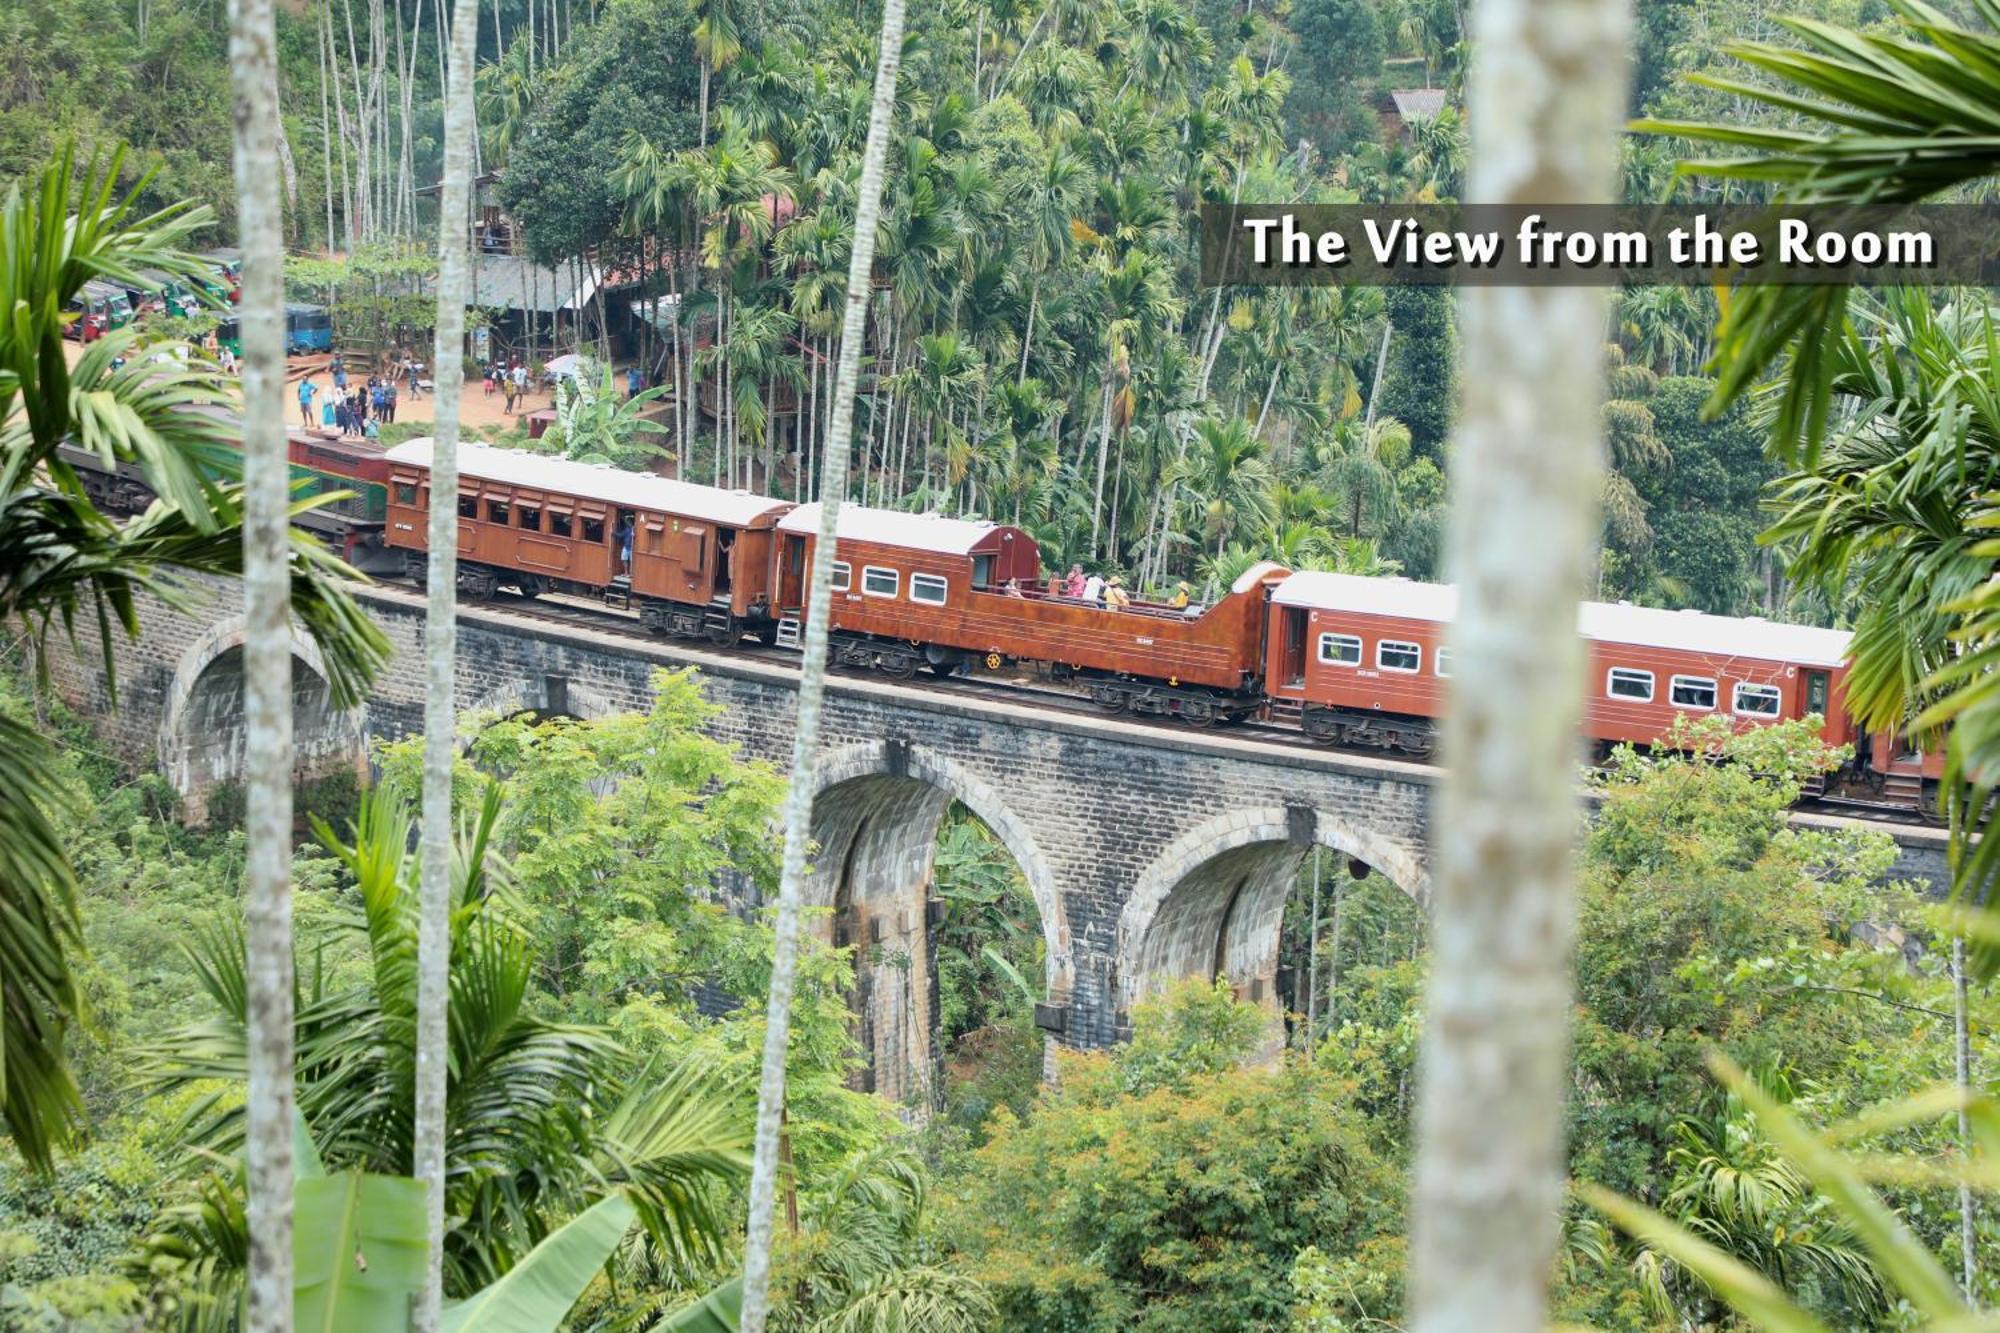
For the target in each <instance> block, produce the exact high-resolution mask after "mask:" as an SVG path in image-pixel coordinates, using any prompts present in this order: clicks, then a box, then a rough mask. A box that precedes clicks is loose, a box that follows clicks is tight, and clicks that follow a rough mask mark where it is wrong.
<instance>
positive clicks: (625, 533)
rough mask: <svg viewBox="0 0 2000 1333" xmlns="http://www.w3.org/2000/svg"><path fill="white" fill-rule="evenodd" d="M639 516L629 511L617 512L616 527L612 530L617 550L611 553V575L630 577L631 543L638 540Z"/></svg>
mask: <svg viewBox="0 0 2000 1333" xmlns="http://www.w3.org/2000/svg"><path fill="white" fill-rule="evenodd" d="M638 530H639V516H638V515H637V514H636V513H634V512H633V511H632V510H630V509H621V510H619V511H618V526H617V527H615V528H613V529H612V532H613V534H614V535H615V537H616V538H617V549H616V551H615V552H614V553H613V556H612V560H613V562H614V563H613V565H612V570H611V572H612V573H613V575H618V574H623V575H625V576H626V577H627V578H630V577H631V576H632V543H633V542H634V541H636V540H637V538H638Z"/></svg>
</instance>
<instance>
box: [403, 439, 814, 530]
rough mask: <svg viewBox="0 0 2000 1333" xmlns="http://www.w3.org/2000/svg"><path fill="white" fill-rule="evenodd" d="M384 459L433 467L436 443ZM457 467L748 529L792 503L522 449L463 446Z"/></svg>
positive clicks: (413, 444)
mask: <svg viewBox="0 0 2000 1333" xmlns="http://www.w3.org/2000/svg"><path fill="white" fill-rule="evenodd" d="M384 457H386V458H387V459H388V460H389V461H390V462H391V463H407V464H410V465H411V466H414V467H420V468H425V469H428V468H429V467H430V465H431V441H430V440H429V439H428V438H425V439H421V440H411V441H410V442H409V443H407V444H399V445H397V446H396V447H395V448H393V449H391V450H389V451H388V453H387V454H385V455H384ZM458 470H459V473H460V475H462V476H466V477H476V478H478V479H479V480H481V481H492V482H498V483H500V484H502V485H505V486H525V487H528V488H529V489H531V490H540V491H549V492H553V493H555V494H557V495H571V496H576V497H578V498H579V499H586V500H598V501H601V502H603V503H604V504H605V505H607V506H610V505H619V506H623V507H625V508H627V509H650V510H654V511H657V512H659V513H664V514H674V515H678V516H680V517H684V518H695V519H706V520H707V521H708V522H710V523H727V524H730V525H732V526H735V527H747V526H748V525H750V524H751V523H753V522H755V521H756V520H757V519H759V518H762V517H764V516H766V515H769V514H774V513H777V512H780V511H782V510H784V509H786V508H788V507H789V502H788V501H785V500H773V499H771V498H769V497H768V496H763V495H752V494H751V493H750V492H748V491H725V490H722V489H720V488H718V487H715V486H702V485H698V484H696V483H694V482H691V481H672V480H669V479H668V478H666V477H656V476H654V475H653V474H652V473H650V472H626V471H623V470H622V469H619V468H615V467H611V466H608V465H606V464H602V463H577V462H573V461H571V460H570V459H567V458H552V457H550V456H549V455H547V454H531V453H527V452H525V451H523V450H520V449H496V448H494V447H493V446H492V445H489V444H460V445H459V446H458Z"/></svg>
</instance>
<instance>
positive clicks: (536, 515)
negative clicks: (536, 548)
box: [515, 505, 542, 532]
mask: <svg viewBox="0 0 2000 1333" xmlns="http://www.w3.org/2000/svg"><path fill="white" fill-rule="evenodd" d="M515 511H516V512H517V513H518V514H520V516H521V518H520V523H519V524H518V526H519V527H520V529H521V531H523V532H540V531H541V530H542V507H541V506H540V505H517V506H515Z"/></svg>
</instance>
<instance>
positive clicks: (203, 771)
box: [159, 615, 367, 822]
mask: <svg viewBox="0 0 2000 1333" xmlns="http://www.w3.org/2000/svg"><path fill="white" fill-rule="evenodd" d="M290 629H291V649H292V666H293V671H292V727H293V736H292V751H293V774H294V780H295V781H300V780H307V779H313V778H324V777H328V776H330V775H332V774H335V773H339V772H351V773H353V774H354V775H355V776H356V777H357V778H359V777H360V776H361V775H363V774H364V773H365V772H366V771H367V746H366V741H365V736H366V719H365V716H364V714H363V712H362V710H361V709H360V708H349V709H336V708H334V707H333V705H332V699H331V690H330V688H329V687H328V685H327V670H326V662H325V659H324V658H323V657H321V655H320V651H319V645H318V644H316V643H314V642H313V640H312V637H311V636H310V635H308V634H306V633H305V631H304V630H302V629H300V628H299V626H298V625H296V624H294V625H292V626H291V627H290ZM247 635H248V627H247V625H246V623H245V620H244V618H243V617H242V616H241V615H238V616H233V617H230V618H228V619H226V620H223V621H220V622H218V623H217V624H214V625H211V626H209V627H208V629H206V630H204V631H203V632H202V633H201V635H200V636H199V637H197V638H196V639H195V641H194V642H193V643H191V644H189V645H188V647H187V650H186V651H185V652H183V653H182V654H181V657H180V661H179V662H178V663H177V664H176V666H175V668H174V676H173V681H172V683H171V684H170V685H169V686H168V689H167V699H166V709H165V712H164V714H163V716H162V720H161V723H160V733H159V755H160V768H161V771H162V772H164V773H165V775H166V777H167V780H168V781H169V782H171V783H172V784H173V787H174V790H175V791H176V792H178V793H179V794H180V795H181V797H182V800H183V803H184V810H185V813H186V815H187V817H188V818H189V819H191V820H194V821H197V822H198V821H200V820H202V819H204V818H206V817H207V803H208V798H209V796H210V795H211V794H212V793H213V792H214V791H215V790H216V788H218V787H221V786H224V785H227V784H230V783H234V782H239V781H241V780H242V776H243V708H242V649H243V643H244V640H245V638H246V637H247ZM301 667H303V668H304V670H303V671H301V670H300V669H299V668H301Z"/></svg>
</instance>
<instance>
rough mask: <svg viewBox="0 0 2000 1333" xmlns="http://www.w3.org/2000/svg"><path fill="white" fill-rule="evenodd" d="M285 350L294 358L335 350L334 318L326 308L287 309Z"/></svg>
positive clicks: (289, 306)
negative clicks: (304, 353) (308, 353)
mask: <svg viewBox="0 0 2000 1333" xmlns="http://www.w3.org/2000/svg"><path fill="white" fill-rule="evenodd" d="M285 350H286V351H288V352H290V353H291V354H292V355H294V356H297V355H299V354H300V353H302V352H330V351H332V350H333V316H332V315H330V314H328V313H327V311H326V307H325V306H319V305H287V306H286V307H285Z"/></svg>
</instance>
